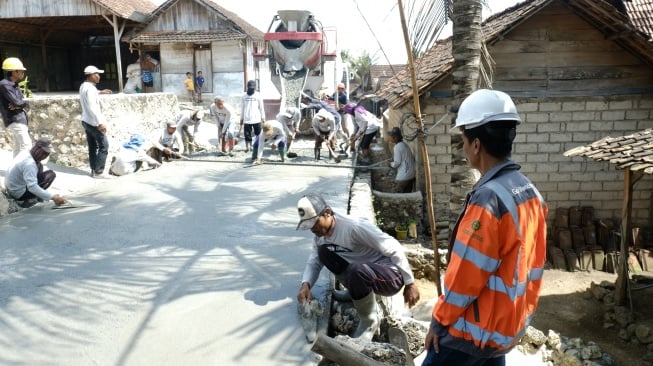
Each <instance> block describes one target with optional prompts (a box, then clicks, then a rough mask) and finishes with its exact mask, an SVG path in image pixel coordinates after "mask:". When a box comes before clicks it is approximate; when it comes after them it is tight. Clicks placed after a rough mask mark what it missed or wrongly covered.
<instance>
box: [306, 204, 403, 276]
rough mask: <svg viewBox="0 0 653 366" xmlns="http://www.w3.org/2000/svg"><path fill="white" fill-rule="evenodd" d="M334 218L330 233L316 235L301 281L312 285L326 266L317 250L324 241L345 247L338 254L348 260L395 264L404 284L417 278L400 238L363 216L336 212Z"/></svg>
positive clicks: (351, 261)
mask: <svg viewBox="0 0 653 366" xmlns="http://www.w3.org/2000/svg"><path fill="white" fill-rule="evenodd" d="M334 219H335V220H336V222H335V224H334V227H333V233H332V235H331V236H323V237H318V236H315V237H314V239H313V248H312V251H311V254H310V255H309V257H308V261H307V262H306V267H305V269H304V274H303V276H302V282H308V284H309V285H311V287H312V286H313V284H314V283H315V281H317V278H318V276H319V275H320V271H321V270H322V267H324V264H323V263H322V262H321V261H320V258H319V256H318V252H317V250H318V246H319V245H323V244H336V245H338V246H340V247H342V248H344V249H345V250H344V251H341V252H338V254H339V255H340V256H341V257H342V258H343V259H345V260H346V261H347V262H349V263H369V262H373V263H386V264H394V265H396V266H397V267H398V268H399V271H400V272H401V275H402V277H403V279H404V285H409V284H411V283H413V282H415V278H414V277H413V271H412V269H411V268H410V264H409V263H408V258H406V253H405V252H404V248H403V247H402V246H401V244H400V243H399V242H398V241H397V239H395V238H393V237H391V236H390V235H388V234H386V233H384V232H383V231H381V229H379V228H378V227H377V226H376V225H374V224H373V223H371V222H369V221H367V220H365V219H363V218H353V217H351V216H343V215H337V214H334Z"/></svg>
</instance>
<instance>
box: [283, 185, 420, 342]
mask: <svg viewBox="0 0 653 366" xmlns="http://www.w3.org/2000/svg"><path fill="white" fill-rule="evenodd" d="M297 211H298V213H299V224H297V229H296V230H311V232H312V233H313V234H314V235H315V236H314V237H313V245H312V249H311V254H310V255H309V257H308V260H307V262H306V266H305V268H304V274H303V275H302V283H301V285H300V288H299V292H298V294H297V301H298V302H299V304H305V303H308V302H310V301H311V299H312V297H313V294H312V293H311V287H312V286H313V284H315V281H317V278H318V276H319V274H320V271H321V270H322V268H323V267H326V268H327V269H328V270H329V271H330V272H331V273H333V274H334V275H335V276H336V278H338V280H339V281H340V282H341V283H342V284H344V285H345V287H346V288H347V290H348V291H347V292H346V294H341V296H342V297H341V298H343V300H344V298H345V297H348V298H349V299H351V300H350V301H352V302H353V303H354V307H355V308H356V312H357V313H358V317H359V318H360V322H359V323H358V326H357V327H356V330H355V331H354V333H353V335H352V337H354V338H359V337H360V338H361V339H364V340H366V341H367V342H370V341H371V340H372V337H373V336H374V334H375V333H376V332H377V330H378V329H379V324H380V321H379V316H378V309H377V304H376V295H380V296H393V295H395V294H396V293H398V292H399V291H400V290H401V288H402V287H403V288H404V292H403V295H404V301H405V303H407V304H408V306H413V305H415V304H416V303H417V302H418V301H419V298H420V294H419V289H418V288H417V286H415V277H414V276H413V271H412V269H411V267H410V263H408V259H407V258H406V253H405V252H404V248H403V247H402V246H401V244H400V243H399V242H398V241H397V239H395V238H393V237H391V236H390V235H388V234H386V233H384V232H383V231H381V229H379V228H378V227H377V226H376V225H374V224H373V223H371V222H370V221H369V220H367V219H365V218H357V217H353V216H349V215H341V214H340V213H336V212H334V211H333V210H332V209H331V207H330V206H329V205H328V204H327V203H326V202H325V201H324V198H322V196H320V195H318V194H307V195H305V196H304V197H302V198H301V199H300V200H299V201H298V202H297ZM334 296H335V294H334Z"/></svg>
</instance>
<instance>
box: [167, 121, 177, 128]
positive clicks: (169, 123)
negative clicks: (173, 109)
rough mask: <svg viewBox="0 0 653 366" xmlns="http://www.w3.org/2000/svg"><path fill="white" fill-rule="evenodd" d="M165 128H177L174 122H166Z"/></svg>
mask: <svg viewBox="0 0 653 366" xmlns="http://www.w3.org/2000/svg"><path fill="white" fill-rule="evenodd" d="M166 126H167V127H174V128H177V122H176V121H168V122H166Z"/></svg>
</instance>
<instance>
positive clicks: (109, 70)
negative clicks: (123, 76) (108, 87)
mask: <svg viewBox="0 0 653 366" xmlns="http://www.w3.org/2000/svg"><path fill="white" fill-rule="evenodd" d="M103 76H104V79H106V80H118V72H117V71H116V64H115V63H106V64H104V75H103Z"/></svg>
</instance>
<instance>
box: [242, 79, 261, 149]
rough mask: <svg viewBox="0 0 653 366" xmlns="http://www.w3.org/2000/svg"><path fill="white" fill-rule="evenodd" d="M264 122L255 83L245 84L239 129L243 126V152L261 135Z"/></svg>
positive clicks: (253, 81) (251, 81)
mask: <svg viewBox="0 0 653 366" xmlns="http://www.w3.org/2000/svg"><path fill="white" fill-rule="evenodd" d="M263 122H265V106H264V104H263V97H262V96H261V94H259V93H257V92H256V81H255V80H250V81H248V82H247V91H246V92H245V94H243V98H242V105H241V110H240V128H242V127H243V125H245V152H248V151H249V150H250V149H251V148H252V140H253V139H254V137H256V136H258V135H259V134H260V133H261V126H262V124H263Z"/></svg>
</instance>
